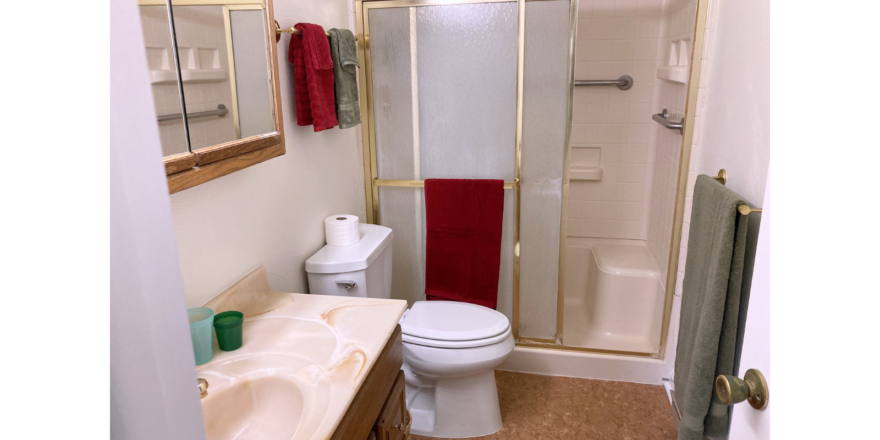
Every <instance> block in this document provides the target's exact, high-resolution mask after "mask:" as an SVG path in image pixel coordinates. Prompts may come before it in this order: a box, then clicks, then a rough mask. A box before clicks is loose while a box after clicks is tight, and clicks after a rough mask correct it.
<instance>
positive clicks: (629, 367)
mask: <svg viewBox="0 0 880 440" xmlns="http://www.w3.org/2000/svg"><path fill="white" fill-rule="evenodd" d="M497 369H498V370H502V371H515V372H520V373H531V374H540V375H543V376H565V377H578V378H583V379H598V380H611V381H617V382H634V383H644V384H650V385H662V384H663V377H665V376H666V375H668V374H669V371H670V370H671V369H672V367H671V366H670V365H668V364H667V363H666V361H663V360H657V359H645V358H639V357H633V356H615V355H605V354H593V353H583V352H578V351H571V350H553V349H546V348H531V347H516V348H514V349H513V353H511V355H510V357H509V358H507V360H506V361H504V363H503V364H501V366H500V367H498V368H497Z"/></svg>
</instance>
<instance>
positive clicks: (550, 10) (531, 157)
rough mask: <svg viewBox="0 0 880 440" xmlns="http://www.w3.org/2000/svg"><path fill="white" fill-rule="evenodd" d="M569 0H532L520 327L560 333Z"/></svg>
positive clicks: (538, 333)
mask: <svg viewBox="0 0 880 440" xmlns="http://www.w3.org/2000/svg"><path fill="white" fill-rule="evenodd" d="M569 7H570V4H569V2H568V1H541V2H528V3H526V38H525V43H526V47H525V77H524V84H523V88H524V90H523V156H522V187H521V193H520V200H521V202H522V208H521V210H520V250H521V252H520V293H519V310H520V315H519V316H520V318H519V334H520V336H523V337H531V338H543V339H553V338H555V336H556V306H557V304H556V303H557V301H556V300H557V295H558V288H559V233H560V230H559V228H560V219H561V212H562V173H563V165H564V159H565V148H566V145H565V141H566V117H567V112H568V93H569V82H568V74H569V63H568V44H569Z"/></svg>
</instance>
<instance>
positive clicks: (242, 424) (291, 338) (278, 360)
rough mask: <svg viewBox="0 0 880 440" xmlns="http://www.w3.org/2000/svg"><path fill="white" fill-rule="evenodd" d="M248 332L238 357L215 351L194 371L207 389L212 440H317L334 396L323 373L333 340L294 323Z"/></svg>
mask: <svg viewBox="0 0 880 440" xmlns="http://www.w3.org/2000/svg"><path fill="white" fill-rule="evenodd" d="M243 330H244V332H243V333H244V335H245V337H244V343H243V344H242V347H241V348H240V349H238V350H235V351H229V352H221V351H219V350H218V349H217V348H215V350H214V358H213V359H212V360H211V361H210V362H208V363H206V364H204V365H200V366H198V367H197V368H196V371H197V373H198V377H200V378H203V379H205V380H207V381H208V395H207V396H206V397H205V398H203V399H202V400H201V403H202V415H203V418H204V423H205V431H206V434H207V438H208V440H225V439H239V440H243V439H254V440H266V439H294V438H296V439H308V438H312V437H313V435H312V434H313V433H314V430H315V429H317V428H318V427H319V425H320V424H321V423H322V421H323V420H324V418H325V416H326V412H327V408H328V405H329V402H330V396H331V394H332V393H331V392H330V383H331V381H330V377H329V373H328V370H327V367H326V366H327V365H328V364H332V362H331V359H332V358H333V355H334V352H336V351H337V348H338V345H339V341H338V340H337V338H336V335H335V334H334V333H333V332H332V331H331V330H330V328H329V327H327V326H326V325H323V324H322V323H320V322H318V321H314V320H307V319H296V318H290V317H261V318H255V319H246V320H245V322H244V329H243ZM266 335H271V337H267V336H266ZM248 336H250V337H248ZM215 347H216V343H215ZM330 373H332V371H331V372H330ZM301 421H306V422H305V423H300V422H301Z"/></svg>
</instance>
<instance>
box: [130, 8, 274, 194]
mask: <svg viewBox="0 0 880 440" xmlns="http://www.w3.org/2000/svg"><path fill="white" fill-rule="evenodd" d="M139 6H140V14H141V24H142V29H143V34H144V44H145V50H146V54H147V65H148V68H149V70H150V72H149V78H150V83H151V86H152V89H153V100H154V105H155V106H156V115H157V121H156V123H157V124H158V127H159V134H160V138H161V143H162V151H163V156H164V158H165V159H164V161H165V170H166V174H168V187H169V191H170V192H171V193H175V192H177V191H180V190H183V189H186V188H190V187H192V186H195V185H198V184H201V183H204V182H207V181H209V180H212V179H215V178H217V177H220V176H224V175H226V174H229V173H232V172H235V171H237V170H240V169H243V168H246V167H248V166H251V165H254V164H257V163H260V162H263V161H265V160H268V159H271V158H273V157H276V156H280V155H282V154H284V134H283V127H282V123H281V120H282V119H281V105H280V99H279V86H278V84H277V77H278V66H277V56H276V48H275V25H274V19H273V18H272V17H273V11H272V2H271V0H265V1H264V0H139ZM270 23H271V26H270V25H269V24H270Z"/></svg>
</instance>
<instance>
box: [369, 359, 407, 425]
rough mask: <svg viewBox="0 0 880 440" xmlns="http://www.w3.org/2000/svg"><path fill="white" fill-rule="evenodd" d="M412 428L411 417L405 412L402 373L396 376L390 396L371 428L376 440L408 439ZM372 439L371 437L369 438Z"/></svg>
mask: <svg viewBox="0 0 880 440" xmlns="http://www.w3.org/2000/svg"><path fill="white" fill-rule="evenodd" d="M411 426H412V417H411V416H410V414H409V412H408V411H407V410H406V388H405V384H404V379H403V371H400V372H399V373H398V374H397V380H395V381H394V386H393V387H391V394H389V395H388V399H387V400H386V401H385V406H384V407H382V411H380V412H379V418H378V419H376V424H375V425H374V426H373V435H374V436H375V439H376V440H405V439H406V438H407V437H409V428H410V427H411ZM370 438H373V436H370Z"/></svg>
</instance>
